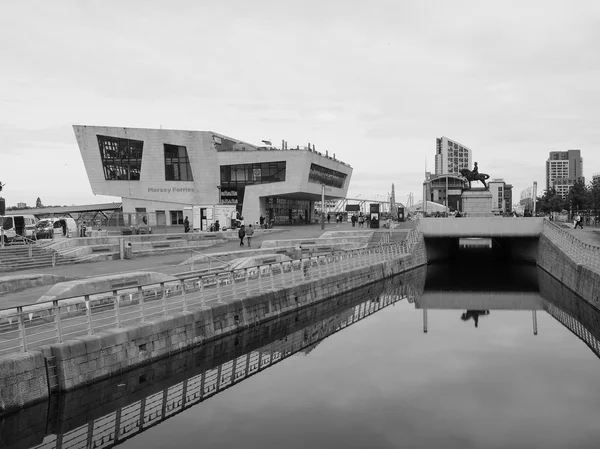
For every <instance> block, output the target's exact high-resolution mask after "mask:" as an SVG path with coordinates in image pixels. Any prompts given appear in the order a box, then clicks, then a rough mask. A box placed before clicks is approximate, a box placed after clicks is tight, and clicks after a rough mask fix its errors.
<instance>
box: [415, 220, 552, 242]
mask: <svg viewBox="0 0 600 449" xmlns="http://www.w3.org/2000/svg"><path fill="white" fill-rule="evenodd" d="M543 222H544V219H543V218H504V217H481V218H468V217H467V218H421V219H419V223H418V229H419V231H420V232H422V233H423V234H424V235H425V237H537V236H538V235H540V233H541V232H542V224H543Z"/></svg>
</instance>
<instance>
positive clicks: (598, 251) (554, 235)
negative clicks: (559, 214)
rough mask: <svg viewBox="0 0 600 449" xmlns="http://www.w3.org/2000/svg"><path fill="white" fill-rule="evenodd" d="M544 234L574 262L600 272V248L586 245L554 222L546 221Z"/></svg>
mask: <svg viewBox="0 0 600 449" xmlns="http://www.w3.org/2000/svg"><path fill="white" fill-rule="evenodd" d="M543 223H544V224H543V230H542V232H543V233H544V234H545V235H546V236H547V237H548V238H549V239H550V240H552V242H553V243H554V244H555V245H557V246H558V247H559V248H560V249H561V250H562V251H563V252H564V253H565V254H566V255H567V256H568V257H570V258H571V259H572V260H573V261H574V262H576V263H579V264H581V265H587V266H588V267H589V268H591V269H593V270H594V271H596V272H600V247H599V246H595V245H590V244H588V243H584V242H582V241H581V240H579V239H578V238H577V236H575V235H573V234H571V233H570V232H568V231H566V230H564V229H563V228H561V227H560V226H558V225H557V224H555V223H554V222H552V221H550V220H548V219H547V218H545V219H544V222H543Z"/></svg>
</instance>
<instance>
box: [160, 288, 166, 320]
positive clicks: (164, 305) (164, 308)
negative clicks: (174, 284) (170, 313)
mask: <svg viewBox="0 0 600 449" xmlns="http://www.w3.org/2000/svg"><path fill="white" fill-rule="evenodd" d="M160 288H161V289H162V303H163V314H164V315H166V314H167V289H166V288H165V283H164V282H161V283H160Z"/></svg>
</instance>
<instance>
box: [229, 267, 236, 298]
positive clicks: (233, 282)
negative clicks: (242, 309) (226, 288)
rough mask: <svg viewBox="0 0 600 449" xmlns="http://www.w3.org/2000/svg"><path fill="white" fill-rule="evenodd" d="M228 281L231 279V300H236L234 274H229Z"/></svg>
mask: <svg viewBox="0 0 600 449" xmlns="http://www.w3.org/2000/svg"><path fill="white" fill-rule="evenodd" d="M229 279H231V291H232V292H233V293H232V295H233V299H235V298H237V290H236V288H235V272H233V271H231V273H229Z"/></svg>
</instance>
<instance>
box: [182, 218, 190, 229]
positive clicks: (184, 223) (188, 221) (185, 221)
mask: <svg viewBox="0 0 600 449" xmlns="http://www.w3.org/2000/svg"><path fill="white" fill-rule="evenodd" d="M183 232H190V220H188V217H187V216H186V217H185V220H183Z"/></svg>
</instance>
